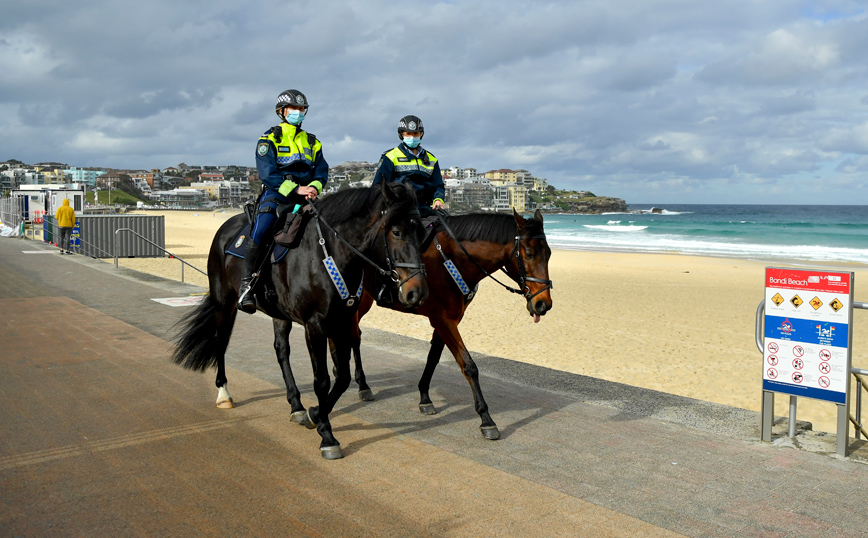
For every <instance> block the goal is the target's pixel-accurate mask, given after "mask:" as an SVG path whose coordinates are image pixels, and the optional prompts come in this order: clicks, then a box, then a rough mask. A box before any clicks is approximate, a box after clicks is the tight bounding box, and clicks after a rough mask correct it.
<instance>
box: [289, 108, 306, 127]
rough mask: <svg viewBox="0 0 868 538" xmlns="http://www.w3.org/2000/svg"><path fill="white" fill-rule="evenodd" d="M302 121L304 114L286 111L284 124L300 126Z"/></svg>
mask: <svg viewBox="0 0 868 538" xmlns="http://www.w3.org/2000/svg"><path fill="white" fill-rule="evenodd" d="M303 121H304V112H299V111H298V110H287V111H286V122H287V123H289V124H290V125H301V122H303Z"/></svg>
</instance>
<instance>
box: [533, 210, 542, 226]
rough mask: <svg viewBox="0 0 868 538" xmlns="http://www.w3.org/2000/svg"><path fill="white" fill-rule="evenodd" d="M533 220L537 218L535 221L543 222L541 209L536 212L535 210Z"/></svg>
mask: <svg viewBox="0 0 868 538" xmlns="http://www.w3.org/2000/svg"><path fill="white" fill-rule="evenodd" d="M533 220H535V221H537V222H539V223H540V224H542V221H543V216H542V212H541V211H540V210H539V209H537V210H536V212H534V214H533Z"/></svg>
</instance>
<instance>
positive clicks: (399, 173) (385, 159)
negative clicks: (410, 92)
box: [372, 116, 445, 217]
mask: <svg viewBox="0 0 868 538" xmlns="http://www.w3.org/2000/svg"><path fill="white" fill-rule="evenodd" d="M423 136H425V127H424V126H423V125H422V120H420V119H419V118H418V117H416V116H404V117H403V118H401V120H400V121H399V122H398V139H399V140H401V143H400V144H398V146H397V147H395V148H392V149H390V150H389V151H386V152H385V153H383V156H382V157H380V164H379V166H378V167H377V173H376V174H375V175H374V181H373V182H372V184H373V185H376V184H377V183H380V182H384V183H387V182H389V181H404V180H409V181H410V183H412V184H413V188H414V189H415V190H416V200H417V201H418V203H419V211H420V212H421V213H422V216H423V217H427V216H430V215H434V210H437V209H443V205H444V203H443V197H444V194H445V188H444V186H443V176H442V175H441V174H440V163H439V162H437V157H435V156H434V155H433V154H432V153H430V152H429V151H427V150H426V149H424V148H423V147H422V146H421V143H422V137H423Z"/></svg>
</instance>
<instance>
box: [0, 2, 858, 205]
mask: <svg viewBox="0 0 868 538" xmlns="http://www.w3.org/2000/svg"><path fill="white" fill-rule="evenodd" d="M866 9H868V4H866V2H864V1H860V2H855V1H847V0H841V1H837V0H829V1H824V0H813V1H802V0H768V1H756V0H716V1H714V2H706V1H700V0H646V1H642V2H636V1H634V0H629V1H626V0H610V1H606V2H602V1H595V2H591V1H564V2H552V1H545V0H543V1H536V2H532V3H528V2H519V1H516V0H499V1H497V2H494V1H483V0H452V1H442V2H435V1H418V0H407V1H404V2H387V1H384V0H382V1H381V0H361V1H356V2H335V1H332V0H320V1H318V2H297V1H292V0H290V1H286V0H283V1H273V0H265V1H263V2H258V3H253V2H249V3H239V2H237V1H234V0H232V1H230V0H207V1H204V0H182V1H177V0H172V1H167V0H141V1H138V2H116V1H115V0H105V1H98V0H79V1H76V2H69V1H67V0H62V1H61V0H28V1H27V2H5V3H4V7H3V16H2V18H0V161H4V160H6V159H12V158H14V159H18V160H21V161H24V162H26V163H31V164H32V163H35V162H39V161H60V162H64V163H67V164H69V165H71V166H106V167H117V168H148V169H150V168H165V167H168V166H174V165H177V164H178V163H181V162H185V163H187V164H198V165H205V164H213V165H219V164H238V165H247V166H252V165H254V150H255V143H256V139H257V138H258V137H259V135H260V134H261V133H262V132H263V131H264V130H266V129H267V128H268V127H270V126H271V125H274V124H275V123H276V121H277V118H276V116H275V115H274V113H273V106H274V100H275V98H276V97H277V95H278V94H279V93H280V92H281V91H282V90H285V89H288V88H297V89H299V90H301V91H302V92H304V93H305V94H306V95H307V97H308V99H309V101H310V102H311V103H312V104H311V108H310V110H309V113H308V117H307V119H306V120H305V123H304V126H305V128H306V129H307V130H309V131H310V132H313V133H316V135H317V136H318V137H319V139H320V140H322V143H323V147H324V154H325V157H326V159H327V160H328V161H329V163H330V164H332V165H337V164H340V163H342V162H344V161H348V160H367V161H372V162H374V161H376V160H377V159H378V158H379V156H380V154H381V153H382V152H383V151H384V150H387V149H389V148H390V147H392V146H394V145H395V144H396V143H397V133H396V127H397V121H398V119H399V118H400V117H401V116H403V115H405V114H416V115H418V116H420V117H421V118H422V120H423V121H424V123H425V127H426V134H425V139H424V141H423V145H424V146H425V147H426V148H428V149H430V150H431V152H432V153H434V154H435V155H436V156H437V157H438V159H439V160H440V162H441V166H443V167H449V166H460V167H473V168H477V169H478V170H479V171H486V170H491V169H498V168H512V169H519V168H522V169H526V170H529V171H531V172H532V173H533V174H534V175H536V176H538V177H544V178H547V179H548V180H549V182H550V183H552V184H554V185H555V186H557V187H558V188H575V189H588V190H591V191H594V192H595V193H596V194H598V195H609V196H617V197H620V198H623V199H625V200H627V202H628V203H663V202H667V203H772V204H778V203H780V204H786V203H820V204H852V203H858V204H868V59H866V51H868V14H866Z"/></svg>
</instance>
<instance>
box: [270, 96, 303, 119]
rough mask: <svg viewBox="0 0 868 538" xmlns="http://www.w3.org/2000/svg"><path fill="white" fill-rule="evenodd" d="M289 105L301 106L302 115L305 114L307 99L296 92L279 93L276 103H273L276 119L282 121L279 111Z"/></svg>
mask: <svg viewBox="0 0 868 538" xmlns="http://www.w3.org/2000/svg"><path fill="white" fill-rule="evenodd" d="M290 105H291V106H303V107H304V113H305V114H307V108H308V104H307V97H305V96H304V94H303V93H301V92H300V91H298V90H286V91H285V92H280V95H278V96H277V102H275V103H274V113H275V114H277V117H278V118H280V120H281V121H283V120H284V117H283V116H281V115H280V109H281V108H283V107H285V106H290Z"/></svg>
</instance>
